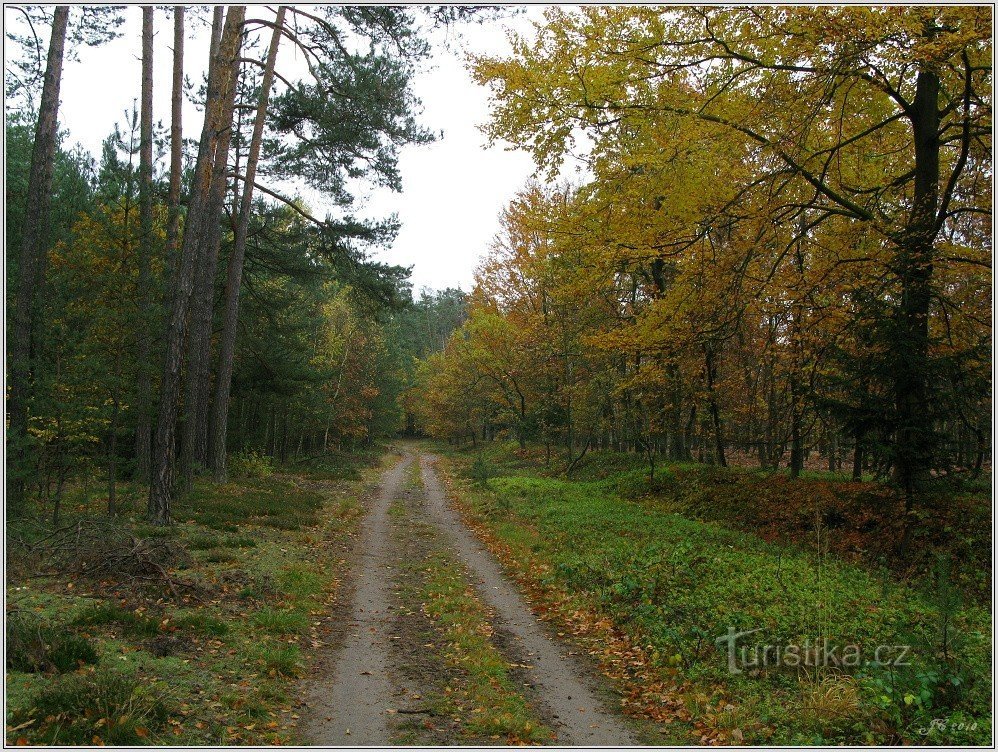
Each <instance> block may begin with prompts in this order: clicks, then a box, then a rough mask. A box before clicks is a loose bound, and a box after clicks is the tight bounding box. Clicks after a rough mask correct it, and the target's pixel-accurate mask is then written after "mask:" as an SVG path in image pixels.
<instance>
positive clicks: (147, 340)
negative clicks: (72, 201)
mask: <svg viewBox="0 0 998 752" xmlns="http://www.w3.org/2000/svg"><path fill="white" fill-rule="evenodd" d="M152 38H153V6H151V5H146V6H144V7H143V8H142V103H141V106H140V114H139V123H140V124H139V228H140V233H141V237H142V242H141V244H140V248H139V285H138V288H139V289H138V303H139V320H138V331H137V332H136V334H137V335H138V337H137V339H138V343H137V344H138V352H137V356H138V362H137V363H136V365H137V369H136V370H137V379H136V396H135V401H136V405H135V407H136V417H137V425H136V427H135V459H136V475H137V477H138V480H139V482H140V483H148V482H149V467H150V463H151V457H152V445H151V440H152V415H151V409H152V374H151V373H150V372H149V361H150V359H151V352H152V344H151V336H150V329H151V324H152V322H151V321H150V317H149V311H150V307H151V302H152V301H151V296H152V263H151V261H152V255H153V232H152V199H153V196H152V71H153V47H152Z"/></svg>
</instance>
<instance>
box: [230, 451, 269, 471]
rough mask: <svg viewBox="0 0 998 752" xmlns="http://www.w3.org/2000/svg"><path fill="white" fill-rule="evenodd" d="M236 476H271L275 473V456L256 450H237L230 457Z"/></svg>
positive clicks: (232, 469) (231, 466) (231, 469)
mask: <svg viewBox="0 0 998 752" xmlns="http://www.w3.org/2000/svg"><path fill="white" fill-rule="evenodd" d="M229 472H230V473H231V474H232V476H233V477H234V478H269V477H270V476H271V475H273V474H274V458H273V457H270V456H269V455H266V454H261V453H260V452H257V451H255V450H251V451H248V452H236V453H235V454H232V455H231V456H230V457H229Z"/></svg>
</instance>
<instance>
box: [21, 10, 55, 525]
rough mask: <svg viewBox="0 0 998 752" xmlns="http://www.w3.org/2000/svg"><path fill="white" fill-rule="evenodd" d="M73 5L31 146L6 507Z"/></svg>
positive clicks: (48, 71) (43, 254) (40, 274)
mask: <svg viewBox="0 0 998 752" xmlns="http://www.w3.org/2000/svg"><path fill="white" fill-rule="evenodd" d="M68 23H69V6H68V5H59V6H56V9H55V13H54V17H53V21H52V36H51V38H50V39H49V50H48V60H47V61H46V64H45V81H44V83H43V84H42V98H41V102H40V104H39V108H38V124H37V125H36V126H35V143H34V146H33V148H32V151H31V167H30V172H29V174H28V196H27V202H26V205H25V212H24V230H23V237H22V241H21V258H20V262H19V264H20V270H19V271H20V275H19V276H20V279H19V280H18V287H17V295H16V297H15V298H14V310H13V312H12V313H13V319H14V320H13V322H12V323H13V326H11V332H10V342H9V343H8V350H7V364H8V368H9V371H8V377H9V379H10V382H9V387H8V388H9V393H8V399H7V420H8V423H7V450H8V453H9V454H8V458H9V460H11V459H12V460H13V461H12V462H11V461H8V465H7V508H8V510H18V509H20V507H21V506H22V504H23V500H24V476H25V468H24V463H25V459H26V449H27V447H26V446H25V442H26V441H27V428H28V396H29V391H30V388H31V387H30V384H29V382H30V380H31V334H32V330H33V329H34V323H35V293H36V292H37V290H38V289H39V288H40V287H41V286H42V284H43V283H44V281H45V265H46V259H47V255H48V239H49V233H48V229H49V222H48V218H49V208H50V206H51V203H52V172H53V167H54V164H55V150H56V144H57V141H58V116H59V87H60V85H61V84H62V58H63V52H64V50H65V46H66V27H67V25H68Z"/></svg>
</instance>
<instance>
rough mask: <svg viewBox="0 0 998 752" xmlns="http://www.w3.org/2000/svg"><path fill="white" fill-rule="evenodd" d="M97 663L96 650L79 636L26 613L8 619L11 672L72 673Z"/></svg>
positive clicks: (8, 661) (8, 648) (8, 660)
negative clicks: (81, 666) (84, 665)
mask: <svg viewBox="0 0 998 752" xmlns="http://www.w3.org/2000/svg"><path fill="white" fill-rule="evenodd" d="M98 660H99V656H98V654H97V649H96V648H95V647H94V646H93V644H92V643H91V642H90V641H89V640H87V639H86V638H84V637H81V636H80V635H77V634H72V633H66V632H65V630H60V629H56V628H55V627H54V626H53V625H51V624H47V623H45V622H42V621H41V620H39V619H37V618H34V617H32V616H28V615H27V614H14V615H13V616H11V617H10V619H8V620H7V668H9V669H12V670H14V671H25V672H27V673H36V672H40V671H49V670H52V669H54V670H56V671H60V672H62V671H72V670H74V669H76V668H79V666H80V665H81V664H94V663H97V662H98Z"/></svg>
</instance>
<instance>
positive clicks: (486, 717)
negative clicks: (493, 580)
mask: <svg viewBox="0 0 998 752" xmlns="http://www.w3.org/2000/svg"><path fill="white" fill-rule="evenodd" d="M424 564H425V567H426V573H427V579H426V583H425V588H424V591H423V593H422V594H421V596H422V598H423V600H424V602H425V604H426V605H425V608H426V613H427V614H428V615H429V616H430V617H431V618H432V619H433V620H434V621H435V622H436V624H437V625H438V627H439V628H440V630H441V631H442V633H443V641H444V643H445V644H446V649H445V656H446V659H447V661H448V662H450V663H451V665H453V666H455V667H456V668H457V669H458V670H459V671H460V672H461V674H462V675H463V677H464V678H463V681H462V682H461V684H460V686H459V687H457V688H452V689H454V690H455V691H453V692H452V693H450V694H448V695H447V698H446V700H447V701H446V703H445V712H446V714H447V715H448V716H454V717H461V719H462V724H463V729H464V733H465V734H467V735H468V736H471V737H490V738H493V739H497V738H498V739H501V740H503V743H504V744H543V743H545V742H550V741H551V740H552V739H553V737H554V734H553V733H552V732H551V730H550V729H548V728H546V727H545V726H544V725H543V724H541V723H540V722H539V721H538V719H537V717H536V716H535V715H534V714H533V712H532V711H531V709H530V707H529V705H528V704H527V702H526V700H525V699H524V697H523V695H522V694H521V693H520V691H519V688H518V687H517V686H516V683H515V681H514V679H513V677H512V676H511V673H510V666H509V663H508V661H507V660H506V659H505V657H504V656H503V655H502V653H501V652H500V651H499V650H498V648H496V646H495V645H494V644H493V642H492V639H491V637H492V632H491V626H490V620H489V617H488V614H487V612H486V610H485V607H484V606H483V605H482V603H481V601H480V600H479V599H478V597H477V596H476V595H475V593H474V591H473V590H472V588H471V585H470V584H469V583H468V579H467V577H466V575H465V574H464V573H463V572H462V570H461V569H460V568H459V567H458V566H457V565H456V564H454V563H453V562H451V561H450V560H449V559H447V558H446V557H445V556H444V555H442V554H440V553H435V554H432V555H431V556H430V557H429V559H428V560H427V561H426V562H424Z"/></svg>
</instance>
